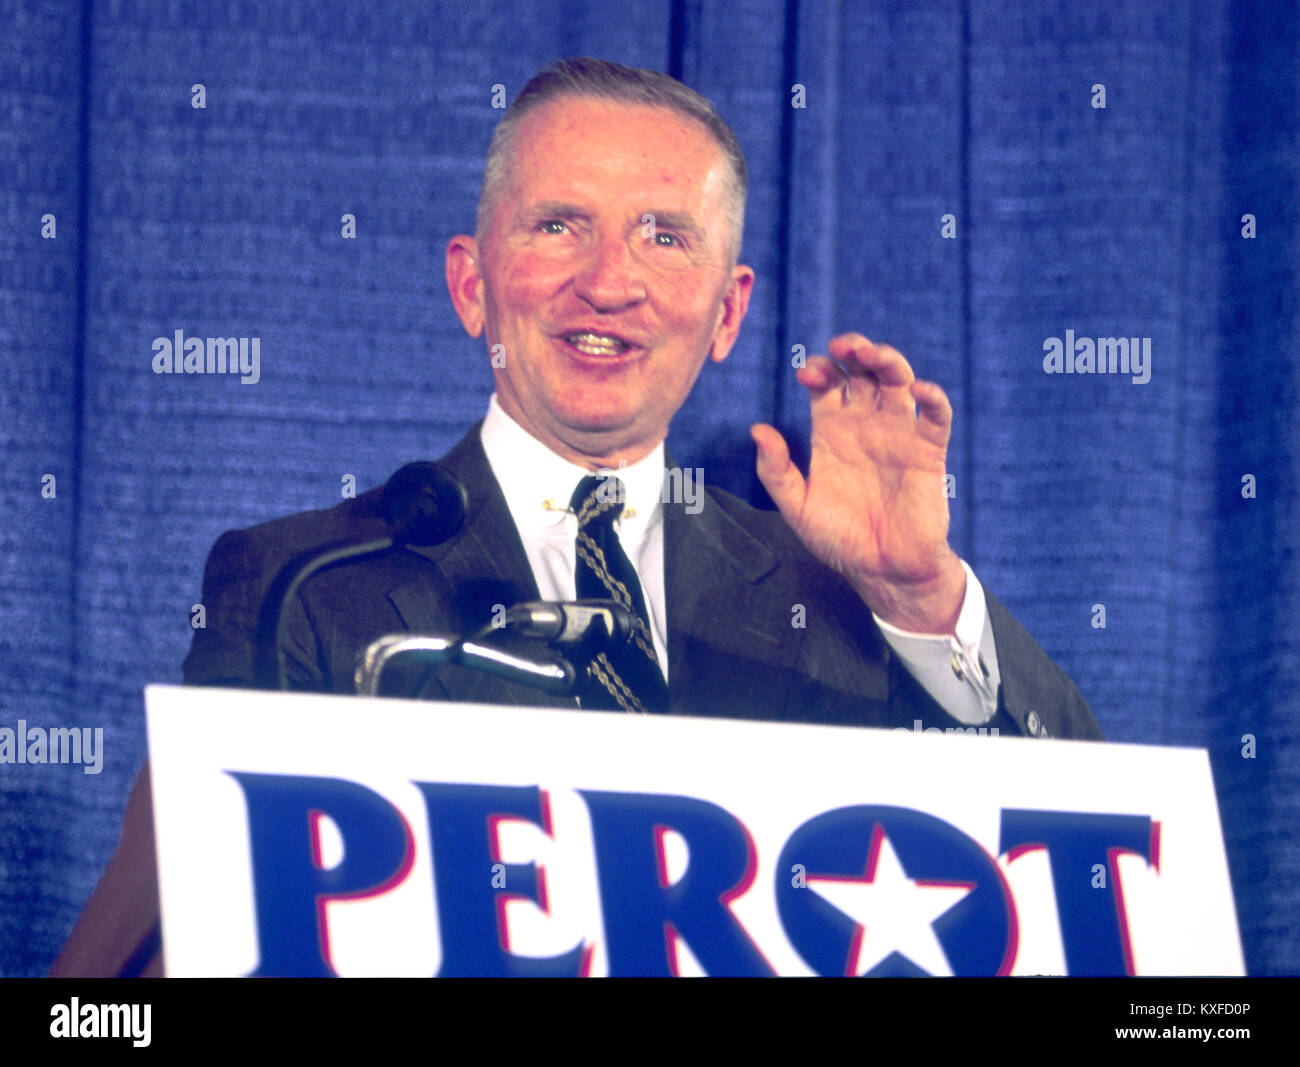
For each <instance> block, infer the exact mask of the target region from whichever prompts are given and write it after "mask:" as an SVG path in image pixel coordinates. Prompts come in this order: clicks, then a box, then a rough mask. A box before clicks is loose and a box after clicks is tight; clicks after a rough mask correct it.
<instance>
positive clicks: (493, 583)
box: [185, 426, 1101, 738]
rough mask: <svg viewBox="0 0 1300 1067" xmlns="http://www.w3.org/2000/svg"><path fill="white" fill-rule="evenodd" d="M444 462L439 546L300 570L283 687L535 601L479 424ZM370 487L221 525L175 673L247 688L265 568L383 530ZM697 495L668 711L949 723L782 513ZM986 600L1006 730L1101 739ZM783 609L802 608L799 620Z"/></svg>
mask: <svg viewBox="0 0 1300 1067" xmlns="http://www.w3.org/2000/svg"><path fill="white" fill-rule="evenodd" d="M441 462H442V463H443V464H444V465H445V466H446V467H447V468H448V469H450V470H451V471H452V472H453V473H454V474H455V475H457V477H459V478H460V479H461V481H462V482H463V483H464V484H465V486H466V487H467V489H468V491H469V499H470V503H469V511H468V515H467V517H466V522H465V526H464V529H463V530H462V531H461V533H460V534H459V535H458V536H457V537H455V538H454V539H452V540H451V541H449V542H447V543H445V544H442V545H437V546H434V547H432V548H406V549H402V550H399V551H396V552H393V553H389V554H387V555H384V556H380V557H377V558H371V559H367V560H363V561H360V562H352V563H344V564H340V565H338V566H336V567H333V568H332V569H329V570H326V571H323V572H321V573H319V574H317V575H314V576H313V577H312V578H310V579H308V580H307V582H306V583H304V585H303V586H302V589H301V590H300V594H299V596H298V597H297V598H296V599H295V600H294V601H293V602H292V603H291V604H290V605H289V608H288V638H287V641H286V647H287V651H288V658H289V664H290V670H289V677H290V683H291V685H292V686H293V687H294V688H301V689H315V690H322V691H330V692H338V693H350V692H352V691H353V671H354V667H355V660H356V654H357V652H358V650H360V649H363V648H364V647H365V646H366V645H367V644H369V643H370V642H371V641H373V640H374V639H375V638H376V637H379V636H381V635H382V634H385V633H392V632H397V631H404V630H410V631H440V632H451V633H455V634H465V633H468V632H470V631H472V630H475V629H478V628H479V627H480V626H483V625H485V624H486V623H487V622H488V621H489V619H490V617H491V614H492V609H493V605H497V604H504V605H506V606H509V605H511V604H513V603H516V602H518V601H521V600H535V599H537V597H538V592H537V587H536V583H535V582H534V580H533V577H532V572H531V569H530V567H529V565H528V560H527V557H526V556H525V554H524V549H523V544H522V543H521V541H520V539H519V535H518V532H517V531H516V529H515V525H514V522H513V520H512V519H511V517H510V514H509V511H508V509H507V507H506V502H505V498H504V497H503V496H502V493H501V490H500V488H499V486H498V485H497V482H496V479H495V478H494V477H493V475H492V472H491V468H490V467H489V465H488V462H487V457H486V456H485V455H484V452H483V447H482V445H481V443H480V441H479V431H478V427H477V426H476V427H475V428H474V429H473V430H472V431H471V432H470V433H469V434H468V435H467V436H466V437H465V438H464V439H463V440H462V441H461V442H460V443H459V444H458V445H457V446H456V447H455V448H454V449H453V450H452V451H451V452H450V453H448V455H447V456H446V457H444V459H443V460H442V461H441ZM380 496H381V491H380V490H373V491H371V492H368V493H365V494H363V495H361V496H359V497H357V498H355V499H353V500H347V501H344V502H343V503H341V504H339V505H338V506H336V507H333V508H330V509H328V510H324V511H313V512H306V513H303V514H299V515H292V516H289V517H287V518H283V519H277V520H275V521H273V522H269V523H265V524H263V525H261V526H257V527H253V528H252V529H249V530H242V531H234V532H231V533H227V534H225V535H223V536H222V537H221V538H220V539H219V540H218V541H217V544H216V546H215V547H214V548H213V550H212V554H211V556H210V557H209V559H208V565H207V570H206V573H205V576H204V582H203V603H204V605H205V608H206V623H207V625H206V627H205V628H204V629H200V630H197V631H196V632H195V637H194V643H193V647H192V649H191V651H190V654H189V656H188V657H187V658H186V661H185V681H186V682H187V683H188V684H197V685H243V686H247V685H250V684H253V679H254V677H255V673H254V672H255V661H256V653H255V638H256V632H255V631H256V621H257V613H258V607H259V605H260V603H261V600H262V597H263V594H264V593H265V590H266V588H267V587H268V585H269V584H270V582H271V581H272V579H273V578H274V576H275V575H276V573H277V572H278V571H279V569H280V568H281V567H282V566H283V565H284V563H285V562H286V561H287V560H288V559H290V558H292V557H293V556H294V555H296V554H297V553H299V552H301V551H303V550H304V549H307V548H310V547H312V546H314V545H324V544H328V543H331V542H335V541H344V540H348V539H356V540H362V539H365V538H368V537H379V536H381V535H382V534H383V533H384V530H385V527H384V522H383V518H382V516H381V514H380V510H379V501H380ZM700 500H701V501H702V503H703V507H702V509H700V510H699V511H698V513H696V514H690V513H688V512H687V510H686V505H685V504H684V503H681V502H676V503H668V504H665V514H664V565H665V583H666V584H665V591H666V596H667V614H668V674H669V704H670V711H671V713H673V714H683V715H710V716H725V717H734V718H748V719H767V720H787V721H798V722H816V723H831V724H844V725H861V726H900V725H901V726H912V725H913V723H914V721H915V720H917V719H920V720H922V721H923V723H925V724H926V725H932V724H933V725H940V726H943V725H955V724H954V723H953V720H951V719H950V718H948V716H947V715H946V714H945V713H944V712H943V711H942V710H941V709H939V708H938V707H937V705H935V703H934V702H933V701H932V700H931V699H930V698H929V696H928V695H927V694H926V693H925V691H924V690H923V689H921V687H920V686H919V685H918V684H917V683H916V682H915V681H914V680H913V679H912V678H911V677H910V675H908V673H907V671H906V670H904V669H903V668H902V666H901V665H900V664H899V662H898V660H897V658H896V657H895V656H894V655H893V653H892V651H891V650H890V649H889V646H888V645H887V644H886V643H885V640H884V638H883V637H882V636H881V634H880V631H879V629H878V628H877V627H876V625H875V623H874V621H873V619H872V617H871V613H870V611H869V610H868V609H867V608H866V606H865V605H864V604H863V603H862V602H861V600H860V599H859V598H858V597H857V595H856V594H855V593H854V592H853V591H852V589H850V588H849V587H848V585H847V584H846V583H844V582H843V581H842V580H841V579H840V578H839V577H838V576H837V575H836V574H834V573H833V572H832V571H830V570H829V569H828V568H827V567H825V566H823V565H822V564H821V563H820V562H818V561H817V560H816V559H815V558H814V557H813V556H811V555H810V554H809V553H808V551H807V550H806V549H805V548H804V547H803V545H802V543H801V542H800V541H799V540H798V539H797V538H796V537H795V535H794V533H793V532H792V531H791V530H790V529H789V527H788V526H787V525H786V524H785V522H784V520H783V519H782V518H781V517H780V515H779V514H777V513H776V512H771V511H760V510H757V509H755V508H752V507H750V506H749V505H747V504H745V503H743V502H742V501H740V500H738V499H737V498H736V497H733V496H731V495H730V494H728V493H724V492H722V491H720V490H716V489H708V490H706V491H705V492H704V493H702V494H701V495H700ZM986 599H987V602H988V610H989V616H990V619H991V622H992V625H993V631H994V635H995V637H996V640H997V649H998V661H999V666H1000V669H1001V674H1002V689H1001V700H1000V705H1001V707H1000V713H999V722H1000V723H1001V724H1002V727H1003V732H1007V730H1009V729H1014V730H1017V731H1019V732H1022V733H1026V734H1031V735H1037V736H1051V737H1086V738H1100V737H1101V731H1100V729H1099V728H1098V726H1097V723H1096V721H1095V720H1094V718H1093V716H1092V714H1091V712H1090V711H1089V710H1088V707H1087V705H1086V703H1085V702H1084V700H1083V697H1082V696H1081V695H1080V693H1079V691H1078V689H1077V688H1076V687H1075V686H1074V684H1073V683H1072V682H1071V681H1070V680H1069V678H1067V677H1066V676H1065V674H1064V673H1063V672H1062V671H1061V670H1060V669H1059V668H1057V667H1056V666H1055V665H1054V664H1053V663H1052V662H1051V660H1049V659H1048V657H1047V656H1046V654H1045V653H1044V652H1043V651H1042V649H1041V648H1039V646H1038V645H1037V644H1036V643H1035V642H1034V640H1033V639H1032V638H1031V637H1030V636H1029V634H1028V633H1026V631H1025V630H1024V628H1023V627H1021V626H1020V625H1019V623H1017V622H1016V621H1015V619H1013V618H1012V617H1011V615H1010V614H1009V613H1008V612H1007V610H1006V609H1005V608H1004V607H1003V606H1002V605H1001V604H1000V603H999V602H998V601H997V600H996V599H995V598H994V597H993V596H992V595H990V594H988V593H987V591H986ZM796 605H803V609H804V610H803V612H802V613H801V614H802V618H801V619H800V617H799V616H798V615H796V611H795V607H796ZM800 621H801V622H802V625H801V626H796V625H795V623H796V622H800ZM397 680H398V683H399V685H400V684H405V683H407V682H409V680H410V678H409V676H408V677H403V676H402V675H400V674H399V675H398V676H397ZM428 693H429V695H431V696H433V697H435V698H440V699H448V700H458V701H470V702H490V703H499V704H544V705H554V706H561V707H572V706H573V701H572V699H571V698H565V697H557V696H548V695H547V694H544V693H542V692H540V691H538V690H535V689H532V688H529V687H526V686H523V685H519V684H515V683H511V682H507V681H503V680H501V679H499V678H495V677H492V676H489V675H485V674H482V673H478V672H474V671H470V670H468V669H465V668H462V667H457V666H449V667H443V668H440V669H439V670H438V671H437V673H436V676H435V678H434V681H433V684H432V686H431V687H430V689H429V690H428ZM1031 712H1033V716H1031V715H1030V713H1031ZM1013 724H1014V725H1013Z"/></svg>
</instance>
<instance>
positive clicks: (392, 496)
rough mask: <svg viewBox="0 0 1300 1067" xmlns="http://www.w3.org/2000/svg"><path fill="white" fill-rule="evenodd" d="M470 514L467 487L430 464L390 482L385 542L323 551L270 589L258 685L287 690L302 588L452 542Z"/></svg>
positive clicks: (261, 622) (305, 555)
mask: <svg viewBox="0 0 1300 1067" xmlns="http://www.w3.org/2000/svg"><path fill="white" fill-rule="evenodd" d="M468 509H469V498H468V497H467V496H466V493H465V487H464V486H463V485H462V484H461V483H460V481H459V479H457V478H456V476H455V475H453V474H452V473H451V472H450V471H448V470H447V469H446V468H444V467H440V466H438V464H436V463H429V462H427V461H422V462H418V463H408V464H407V465H406V466H405V467H402V468H401V469H400V470H399V471H397V473H396V474H394V475H393V476H392V477H391V478H389V479H388V482H387V484H385V486H384V492H383V496H382V497H381V499H380V511H381V512H382V514H383V516H384V522H385V523H386V525H387V526H388V534H387V536H385V537H376V538H374V539H373V540H370V541H341V542H336V543H334V544H330V545H322V546H319V547H317V548H311V549H308V550H307V551H305V552H301V553H299V554H298V555H297V556H295V557H294V558H293V559H291V560H289V562H288V563H286V564H285V565H284V566H283V567H281V568H280V571H279V572H278V573H277V574H276V576H275V580H274V581H273V582H272V583H271V585H270V588H268V589H267V591H266V596H265V597H263V599H262V607H261V611H260V612H259V613H258V623H257V646H256V647H257V664H256V677H257V681H258V684H259V685H260V686H262V687H263V688H266V689H284V688H285V654H284V646H283V640H284V615H285V610H284V609H285V605H286V604H288V603H289V601H290V600H291V599H292V598H293V595H294V594H295V593H296V592H297V591H298V589H299V587H300V586H301V585H302V583H303V582H305V581H306V580H307V579H308V578H310V577H311V576H312V575H313V574H317V573H319V572H320V571H322V570H324V569H326V568H327V567H332V566H335V565H336V564H339V563H343V562H345V561H348V560H356V559H361V558H362V557H366V556H377V555H380V554H382V553H384V552H390V551H392V550H393V549H394V548H400V547H402V546H404V545H416V546H419V547H428V546H430V545H440V544H442V543H443V542H444V541H450V540H451V539H452V538H453V537H455V536H456V534H458V533H459V532H460V529H461V527H462V526H463V525H464V524H465V515H466V513H467V511H468Z"/></svg>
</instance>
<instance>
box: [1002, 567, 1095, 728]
mask: <svg viewBox="0 0 1300 1067" xmlns="http://www.w3.org/2000/svg"><path fill="white" fill-rule="evenodd" d="M984 596H985V601H986V603H987V605H988V612H989V622H990V624H991V625H992V627H993V636H994V640H995V641H996V642H997V652H998V667H999V669H1000V670H1001V673H1002V685H1001V688H1000V690H999V694H998V706H999V710H1000V711H1003V712H1005V713H1006V714H1007V715H1009V716H1010V717H1011V718H1012V719H1013V720H1015V722H1016V725H1017V726H1019V727H1020V729H1021V730H1022V731H1023V732H1024V733H1025V735H1026V736H1029V737H1057V738H1075V739H1079V740H1088V741H1102V740H1105V736H1104V735H1103V734H1102V732H1101V727H1100V726H1099V725H1098V724H1097V720H1096V718H1095V717H1094V716H1093V714H1092V711H1091V709H1090V708H1089V707H1088V702H1087V701H1086V700H1084V698H1083V694H1082V693H1081V692H1079V687H1078V686H1077V685H1075V684H1074V682H1073V681H1071V680H1070V677H1069V675H1067V674H1066V673H1065V672H1064V671H1063V670H1061V668H1060V667H1058V666H1057V665H1056V664H1055V663H1053V662H1052V661H1051V659H1050V658H1049V657H1048V655H1047V653H1046V652H1044V651H1043V650H1042V648H1041V647H1040V646H1039V644H1038V642H1037V641H1035V640H1034V639H1033V637H1031V636H1030V635H1029V631H1027V630H1026V629H1025V628H1024V627H1023V626H1021V625H1020V623H1018V622H1017V621H1016V619H1015V617H1014V616H1013V615H1012V614H1011V612H1009V611H1008V610H1007V609H1006V607H1005V606H1004V605H1003V604H1002V602H1001V601H999V600H998V599H997V598H996V597H995V596H993V594H992V593H990V592H989V591H988V589H987V588H985V590H984Z"/></svg>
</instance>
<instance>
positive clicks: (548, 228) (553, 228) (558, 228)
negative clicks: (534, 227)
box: [538, 219, 568, 233]
mask: <svg viewBox="0 0 1300 1067" xmlns="http://www.w3.org/2000/svg"><path fill="white" fill-rule="evenodd" d="M538 229H539V230H541V231H542V232H543V233H564V232H565V231H566V230H568V227H567V226H566V225H565V224H564V223H562V222H561V221H560V220H559V219H547V220H546V221H545V222H543V223H542V224H541V225H540V226H539V227H538Z"/></svg>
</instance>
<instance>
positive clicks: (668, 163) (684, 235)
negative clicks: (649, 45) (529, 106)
mask: <svg viewBox="0 0 1300 1067" xmlns="http://www.w3.org/2000/svg"><path fill="white" fill-rule="evenodd" d="M728 177H729V169H728V164H727V161H726V158H725V157H724V155H723V153H722V150H721V149H720V148H719V147H718V146H717V144H716V143H715V142H714V141H713V139H712V138H711V136H710V135H709V133H708V131H707V130H705V128H704V127H703V126H702V125H700V124H698V123H696V122H695V121H694V120H691V119H689V118H686V117H684V116H680V115H677V114H676V113H674V112H672V111H668V110H665V109H662V108H655V107H647V106H641V105H624V104H620V103H616V102H612V101H604V100H595V99H589V98H585V97H565V98H561V99H558V100H553V101H551V102H549V103H547V104H545V105H543V106H542V107H540V108H538V109H537V110H536V111H533V112H531V113H529V114H528V115H527V116H526V117H525V118H524V120H523V121H522V122H521V124H520V126H519V128H518V129H517V130H516V139H515V145H514V153H513V158H512V162H511V166H510V174H509V175H508V177H507V178H506V180H505V181H504V182H503V183H502V187H501V191H500V193H499V195H498V196H497V197H496V200H495V203H494V204H493V205H492V207H491V210H490V214H489V217H488V221H487V224H486V230H485V232H484V233H483V234H481V235H480V238H481V240H480V241H478V242H475V241H474V240H473V239H472V238H468V237H457V238H454V239H453V240H452V242H451V244H450V246H449V248H448V254H447V277H448V284H449V286H450V288H451V293H452V300H453V302H454V303H455V304H456V310H457V312H458V314H459V315H460V317H461V321H462V322H463V323H464V325H465V328H466V330H468V331H469V333H470V334H471V336H475V337H477V336H478V335H479V333H480V332H481V331H482V330H484V329H486V331H487V341H488V345H489V351H491V352H492V353H493V354H494V356H495V358H494V359H493V375H494V377H495V379H496V390H497V396H498V399H499V401H500V403H501V406H502V407H503V408H504V409H505V410H506V412H507V413H508V414H509V415H510V416H511V417H513V418H514V419H515V420H516V421H517V422H518V423H519V424H520V425H522V426H523V427H524V429H526V430H528V431H529V433H531V434H532V435H533V436H534V437H536V438H538V439H539V440H541V441H542V442H543V443H545V444H546V445H548V446H549V447H550V448H551V449H552V450H553V451H555V452H558V453H559V454H561V455H564V456H566V458H569V459H572V460H574V461H576V462H580V463H584V464H587V465H591V464H593V463H595V464H602V465H609V464H616V463H617V461H618V460H620V459H625V460H627V461H628V462H634V461H635V460H636V459H639V458H641V456H644V455H645V454H646V453H647V452H649V451H650V450H651V449H652V448H653V447H654V446H655V445H656V444H658V443H659V441H661V440H663V438H664V436H665V435H666V434H667V432H668V423H669V422H670V420H671V419H672V417H673V416H674V415H675V414H676V413H677V409H678V408H679V407H681V405H682V403H683V402H684V401H685V399H686V397H687V394H688V393H689V392H690V390H691V387H692V386H693V385H694V383H695V379H696V377H697V376H698V375H699V372H700V369H701V367H702V366H703V364H704V361H705V359H707V358H710V357H711V358H712V359H714V360H719V361H720V360H722V359H724V358H725V357H726V355H727V353H728V352H729V351H730V349H731V346H732V344H733V342H734V341H735V339H736V333H737V332H738V330H739V329H740V322H741V319H742V318H743V317H744V314H745V309H746V307H747V306H748V302H749V291H750V287H751V285H752V282H753V272H752V271H750V270H749V268H747V267H740V266H736V267H733V266H732V264H731V261H730V253H729V243H728V242H729V237H730V233H729V229H728V223H727V217H728V216H727V200H726V191H727V180H728ZM497 345H500V346H502V347H501V348H497V347H495V346H497ZM498 364H501V365H498Z"/></svg>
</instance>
